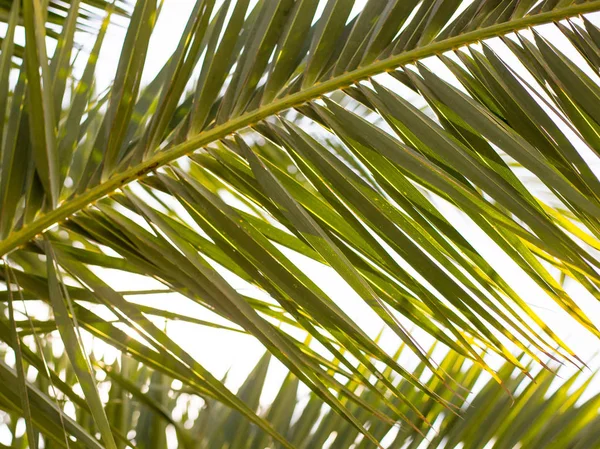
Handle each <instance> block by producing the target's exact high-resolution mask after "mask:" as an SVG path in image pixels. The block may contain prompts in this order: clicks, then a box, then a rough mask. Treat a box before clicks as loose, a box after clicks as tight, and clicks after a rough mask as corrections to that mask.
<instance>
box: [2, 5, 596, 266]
mask: <svg viewBox="0 0 600 449" xmlns="http://www.w3.org/2000/svg"><path fill="white" fill-rule="evenodd" d="M598 10H600V0H593V1H589V2H585V3H581V4H576V5H571V6H568V7H565V8H560V9H556V10H553V11H548V12H544V13H540V14H536V15H534V16H528V17H523V18H520V19H516V20H512V21H510V22H504V23H500V24H496V25H492V26H489V27H486V28H482V29H478V30H474V31H470V32H468V33H464V34H461V35H459V36H454V37H451V38H448V39H444V40H442V41H439V42H433V43H430V44H428V45H425V46H423V47H420V48H416V49H414V50H410V51H407V52H404V53H401V54H398V55H394V56H391V57H389V58H386V59H382V60H378V61H375V62H373V63H371V64H369V65H366V66H364V67H360V68H358V69H355V70H352V71H350V72H346V73H343V74H341V75H339V76H336V77H334V78H330V79H328V80H326V81H323V82H320V83H317V84H314V85H312V86H310V87H309V88H307V89H304V90H301V91H299V92H297V93H294V94H291V95H288V96H286V97H283V98H280V99H278V100H276V101H274V102H272V103H270V104H267V105H265V106H262V107H260V108H258V109H256V110H254V111H250V112H247V113H245V114H242V115H240V116H239V117H236V118H234V119H232V120H230V121H228V122H226V123H223V124H222V125H219V126H216V127H214V128H212V129H209V130H206V131H202V132H200V133H199V134H197V135H196V136H194V137H192V138H190V139H189V140H188V141H186V142H183V143H181V144H179V145H175V146H173V147H172V148H170V149H168V150H165V151H163V152H160V153H157V154H155V155H154V156H153V157H151V158H149V159H147V160H145V161H143V162H141V163H139V164H137V165H135V166H134V167H131V168H129V169H127V170H125V171H124V172H122V173H119V174H116V175H115V176H113V177H111V178H110V179H108V180H106V181H105V182H103V183H101V184H99V185H97V186H96V187H93V188H91V189H90V190H88V191H86V192H84V193H83V194H81V195H79V196H77V197H75V198H73V199H71V200H67V201H66V202H64V203H63V204H61V205H60V206H59V207H57V208H56V209H54V210H52V211H50V212H48V213H46V214H44V215H43V216H40V217H39V218H37V219H35V220H34V221H33V222H31V223H30V224H28V225H26V226H24V227H23V228H21V229H20V230H18V231H16V232H13V233H11V234H9V235H8V236H7V238H6V239H5V240H3V241H2V242H0V257H1V256H3V255H5V254H7V253H9V252H11V251H13V250H14V249H16V248H18V247H19V246H21V245H23V244H25V243H27V242H28V241H29V240H31V239H32V238H34V237H35V236H36V235H38V234H40V233H42V232H44V231H45V230H46V229H49V228H50V227H52V226H54V225H56V224H57V223H60V222H61V221H64V220H66V219H68V218H69V217H70V216H71V215H73V214H74V213H76V212H78V211H79V210H81V209H83V208H84V207H86V206H89V205H91V204H93V203H94V202H95V201H98V200H99V199H101V198H103V197H105V196H107V195H109V194H110V193H112V192H115V191H116V190H118V189H119V188H121V187H122V186H124V185H127V184H129V183H130V182H132V181H135V180H137V179H139V178H141V177H143V176H145V175H147V174H148V173H149V172H151V171H152V170H155V169H157V168H159V167H162V166H164V165H166V164H168V163H170V162H172V161H174V160H176V159H178V158H180V157H182V156H185V155H188V154H190V153H192V152H193V151H195V150H197V149H198V148H201V147H203V146H205V145H208V144H210V143H211V142H215V141H217V140H219V139H222V138H223V137H225V136H227V135H229V134H231V133H233V132H236V131H238V130H240V129H243V128H245V127H247V126H249V125H252V124H254V123H256V122H258V121H260V120H262V119H264V118H267V117H269V116H271V115H274V114H277V113H279V112H282V111H285V110H286V109H290V108H293V107H295V106H298V105H301V104H302V103H305V102H307V101H311V100H314V99H316V98H318V97H320V96H322V95H325V94H327V93H329V92H333V91H335V90H337V89H340V88H342V87H345V86H349V85H351V84H354V83H356V82H358V81H361V80H364V79H368V78H370V77H372V76H374V75H377V74H380V73H383V72H386V71H389V70H392V69H395V68H397V67H400V66H402V65H406V64H410V63H412V62H415V61H417V60H420V59H423V58H426V57H429V56H433V55H436V54H440V53H444V52H446V51H449V50H452V49H456V48H458V47H462V46H465V45H468V44H472V43H475V42H479V41H481V40H483V39H487V38H491V37H496V36H500V35H503V34H506V33H510V32H514V31H518V30H522V29H525V28H529V27H531V26H535V25H541V24H545V23H550V22H555V21H559V20H562V19H566V18H568V17H573V16H577V15H580V14H585V13H590V12H594V11H598Z"/></svg>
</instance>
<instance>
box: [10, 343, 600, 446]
mask: <svg viewBox="0 0 600 449" xmlns="http://www.w3.org/2000/svg"><path fill="white" fill-rule="evenodd" d="M433 350H434V348H433V347H431V348H429V351H428V353H430V354H431V353H432V352H433ZM44 351H45V354H46V356H47V357H48V360H49V361H50V363H49V364H51V365H52V366H55V367H56V368H58V369H61V367H65V366H68V363H69V361H68V358H67V356H66V355H64V354H63V355H62V356H60V357H58V358H53V356H52V340H50V339H48V340H45V341H44ZM405 351H406V347H401V348H400V349H399V350H398V351H397V353H396V354H395V355H394V358H395V359H396V360H398V362H399V363H403V364H404V363H407V362H410V361H411V359H413V356H412V355H411V354H410V351H408V352H405ZM270 359H271V356H270V355H268V354H266V355H265V356H263V357H262V358H261V359H260V361H259V362H258V363H257V365H256V366H255V367H254V369H253V370H252V372H251V373H250V375H249V376H248V377H247V378H246V380H245V382H244V383H243V385H242V386H241V387H240V389H239V391H238V393H237V396H238V397H239V398H240V399H241V400H243V401H244V402H245V403H246V404H248V406H249V407H250V408H251V409H252V410H253V411H255V412H256V413H257V414H259V415H261V416H264V417H265V419H266V420H268V421H269V422H271V423H272V424H273V426H274V427H275V429H276V430H277V431H278V432H279V433H280V434H281V435H283V436H284V437H285V438H286V439H287V440H288V441H289V442H290V443H291V444H293V445H294V446H295V447H298V448H329V449H334V448H335V449H350V448H356V449H366V448H371V447H373V445H372V444H371V443H370V441H369V440H368V439H367V438H364V436H363V435H361V434H360V433H359V432H358V430H357V429H356V428H355V427H354V426H352V425H351V424H350V423H348V421H346V420H344V419H343V418H342V417H340V416H339V415H338V414H337V413H335V412H333V411H332V410H331V408H329V407H326V406H324V404H323V401H322V400H321V399H319V398H318V396H317V395H315V394H309V393H307V391H306V389H305V388H304V389H303V388H302V387H301V385H300V383H299V381H298V379H297V378H296V377H295V376H294V375H292V374H288V375H287V377H285V379H284V380H283V382H282V383H281V385H280V386H279V389H278V390H276V391H275V395H274V400H273V401H272V403H271V404H270V405H268V406H265V404H264V403H263V401H262V400H261V398H263V395H264V394H265V390H269V389H272V386H270V385H269V381H268V372H269V371H268V370H269V367H270V364H271V360H270ZM521 360H524V359H521ZM94 363H95V365H96V367H97V368H98V369H99V370H100V371H101V372H102V373H103V381H101V382H100V383H99V384H100V385H101V386H102V387H104V386H109V391H108V400H107V403H106V413H107V417H108V419H109V422H110V424H111V428H112V429H113V431H114V432H115V435H117V436H118V440H117V444H118V446H119V447H125V445H126V444H129V445H131V446H132V447H136V448H140V449H145V448H148V449H150V448H151V449H166V448H167V447H179V448H184V449H185V448H189V449H200V448H202V449H213V448H230V449H263V448H266V447H269V448H272V447H277V446H276V445H274V442H273V439H272V438H270V437H269V435H268V434H266V433H265V432H263V431H261V430H260V429H259V428H257V427H256V426H254V425H251V424H250V423H249V422H248V421H247V420H245V419H244V418H243V417H242V416H241V415H240V414H239V413H237V412H235V411H233V410H232V409H231V408H229V407H226V406H224V405H223V404H222V403H220V402H218V401H215V400H214V399H211V398H209V397H207V396H204V397H202V398H200V397H198V396H197V395H196V394H195V393H194V392H192V391H190V390H189V389H187V388H185V387H182V386H181V384H177V383H173V379H172V378H170V377H168V376H166V375H164V374H161V373H158V372H157V371H152V370H148V369H147V367H145V366H144V365H142V364H140V363H138V362H136V361H135V360H134V359H131V358H128V357H126V356H123V357H122V358H121V359H120V360H119V361H118V362H117V361H114V362H109V363H108V364H106V363H104V361H103V360H97V361H95V362H94ZM440 367H441V368H442V369H444V370H445V371H446V373H447V374H448V375H450V376H452V377H453V379H454V380H455V381H456V384H455V385H454V386H455V387H456V389H457V390H458V391H460V394H459V395H454V394H452V393H451V392H450V390H449V389H448V388H447V386H445V385H444V384H443V383H442V382H440V381H439V379H436V378H434V377H431V376H428V374H427V367H426V365H425V363H423V362H421V363H420V364H419V365H418V366H416V368H415V369H414V371H413V374H414V375H415V376H417V377H419V378H422V379H423V380H424V381H425V382H426V383H428V385H429V386H430V388H431V389H432V390H434V391H436V392H437V393H439V394H440V396H442V397H444V398H445V399H447V400H448V401H450V403H451V404H452V409H448V408H446V407H444V406H442V405H441V404H440V403H439V402H437V401H435V400H431V399H430V398H427V397H426V396H424V395H423V394H422V393H421V392H420V391H419V390H418V389H416V388H414V386H413V385H411V383H410V382H408V381H406V380H405V379H402V378H398V379H397V380H398V388H399V389H400V391H402V392H403V394H405V395H406V396H407V397H408V398H410V399H411V400H413V401H414V402H415V404H416V405H417V407H418V409H419V410H420V411H422V412H423V415H424V417H425V419H419V418H418V417H417V416H416V415H415V414H414V412H413V411H412V410H411V409H410V408H409V407H407V406H406V404H404V403H402V402H401V401H397V400H396V401H392V403H393V407H395V408H397V409H399V410H401V411H402V412H403V413H406V416H407V418H408V419H411V420H413V421H412V424H411V425H409V424H406V423H397V422H394V420H392V419H390V418H389V416H390V415H389V413H390V407H389V406H387V405H386V404H384V403H383V402H382V401H381V400H379V398H377V397H376V396H374V395H373V394H371V393H370V392H369V391H368V390H366V389H362V388H361V387H360V383H361V382H360V380H359V379H357V378H352V375H350V374H348V381H347V382H345V385H344V386H345V387H346V388H347V389H348V390H349V391H351V392H353V393H355V394H356V395H357V396H358V397H359V398H360V399H361V400H362V401H364V402H365V403H366V404H368V405H369V409H361V408H360V407H358V406H354V405H350V409H351V410H352V412H354V413H356V417H357V419H358V420H359V422H360V423H361V424H363V426H365V427H368V428H369V431H370V432H371V433H372V434H373V436H375V437H376V438H377V439H379V440H380V441H381V442H382V444H383V446H384V447H386V448H389V449H397V448H407V449H415V448H424V447H426V448H444V447H445V448H454V447H464V448H469V449H484V448H490V447H493V448H495V449H511V448H514V447H516V446H518V444H519V443H520V444H521V445H522V446H521V447H524V448H548V447H553V448H563V447H565V448H567V447H568V448H573V449H588V448H594V447H598V445H600V434H599V433H598V431H597V429H598V426H599V425H600V416H599V415H598V408H599V407H600V393H598V392H597V391H596V392H595V393H593V392H592V390H593V387H592V381H593V376H589V375H587V374H585V373H583V372H582V371H575V372H574V373H571V374H567V375H566V376H565V372H563V370H564V368H562V369H561V368H559V369H558V372H557V373H553V372H550V371H549V370H546V369H542V370H538V371H537V372H536V373H535V374H534V376H533V379H529V378H528V377H527V376H526V375H525V374H524V373H523V372H520V371H518V370H515V367H514V365H513V364H512V363H510V362H505V363H504V364H503V365H502V366H500V367H499V369H498V375H499V376H500V378H501V379H502V381H503V383H504V386H505V388H506V390H505V389H503V388H502V387H501V386H500V385H499V384H498V382H496V381H495V380H493V379H491V378H490V376H489V375H487V373H485V371H484V370H482V368H481V367H480V366H478V365H477V364H473V363H472V361H471V360H469V359H468V358H466V357H464V356H461V355H459V354H457V353H455V352H451V353H447V354H446V355H445V356H444V357H443V358H442V359H441V361H440ZM336 369H338V370H339V371H342V368H341V367H339V366H338V367H336ZM387 374H391V372H388V373H387ZM555 374H559V375H561V376H562V377H563V380H562V381H561V382H556V377H555ZM9 376H12V377H13V379H14V378H15V377H16V373H14V372H12V373H10V374H9ZM392 377H393V375H392ZM76 383H77V379H76V377H75V376H74V375H73V373H72V372H71V373H70V374H69V375H68V376H67V378H66V381H65V382H63V384H64V385H65V387H67V388H73V387H74V386H75V384H76ZM8 384H9V383H8V382H7V383H5V384H3V385H5V386H4V387H0V388H2V393H3V394H6V396H7V397H10V398H11V399H12V403H11V406H10V407H6V409H7V410H8V411H9V416H10V418H9V420H8V423H7V424H8V426H9V427H10V429H11V431H12V433H13V435H15V437H14V439H13V443H12V447H14V448H20V447H26V434H25V433H23V427H24V426H22V421H23V419H22V418H20V416H21V415H20V413H19V408H20V407H19V398H18V394H17V392H16V391H11V390H10V389H9V388H7V387H6V385H8ZM31 388H32V393H33V392H35V393H37V394H38V395H39V392H40V391H42V392H44V393H47V394H51V391H52V390H51V388H52V384H51V383H49V382H48V381H47V380H46V379H44V378H43V377H40V378H38V381H37V382H36V383H35V386H32V387H31ZM33 388H37V389H36V390H33ZM38 389H39V390H38ZM468 391H471V392H472V393H471V394H468ZM35 393H34V394H32V395H31V400H32V405H33V404H35V405H37V404H39V402H38V401H40V397H39V396H38V395H36V394H35ZM71 395H72V397H74V398H78V396H77V395H76V394H75V393H71ZM59 397H60V398H61V399H59V403H60V404H61V406H62V405H63V401H64V402H66V403H68V402H69V396H65V397H62V396H59ZM75 400H76V401H78V402H80V403H81V404H82V406H81V408H78V409H77V416H76V419H75V420H71V418H66V417H64V418H63V419H64V420H65V427H66V428H67V429H70V428H74V429H75V428H78V427H76V426H80V427H79V429H85V430H87V431H88V432H93V431H94V423H93V421H92V419H91V415H90V412H89V409H87V408H86V406H85V402H83V401H81V400H80V399H75ZM32 410H34V411H36V408H33V409H32ZM33 417H34V419H36V418H38V419H39V417H40V415H37V416H36V414H35V413H34V414H33ZM46 417H47V418H48V422H47V424H48V425H47V427H45V428H44V431H45V432H46V434H47V435H48V439H47V442H46V447H60V446H61V442H62V443H64V433H63V430H62V424H61V422H60V418H59V416H58V413H56V411H54V412H53V413H48V414H47V415H46ZM19 420H20V421H21V425H20V426H19ZM428 423H430V424H431V426H430V425H429V424H428ZM167 435H168V437H167ZM461 444H462V445H463V446H461ZM92 447H97V446H92Z"/></svg>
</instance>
